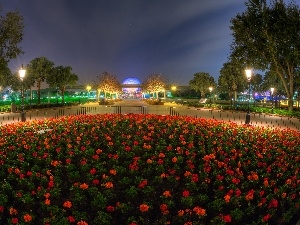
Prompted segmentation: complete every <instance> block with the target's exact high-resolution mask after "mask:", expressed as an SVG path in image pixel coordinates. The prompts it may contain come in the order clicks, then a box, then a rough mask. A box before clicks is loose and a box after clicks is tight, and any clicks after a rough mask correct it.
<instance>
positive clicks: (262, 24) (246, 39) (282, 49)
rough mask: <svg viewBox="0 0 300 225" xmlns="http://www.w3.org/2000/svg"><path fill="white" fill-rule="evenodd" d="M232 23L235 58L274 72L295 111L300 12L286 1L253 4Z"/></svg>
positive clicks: (261, 0)
mask: <svg viewBox="0 0 300 225" xmlns="http://www.w3.org/2000/svg"><path fill="white" fill-rule="evenodd" d="M246 7H247V9H246V11H245V12H243V13H241V14H238V15H237V16H236V17H235V18H233V19H232V20H231V23H232V25H231V27H230V28H231V30H232V31H233V43H232V45H231V48H232V52H231V58H236V59H237V60H239V61H241V62H243V63H244V66H245V67H246V66H252V67H253V68H254V69H258V70H272V71H273V72H274V73H275V74H276V76H278V77H279V78H280V80H281V81H282V84H283V87H284V90H285V94H286V96H287V98H288V102H289V103H288V104H289V110H292V108H293V94H294V80H295V79H296V75H297V73H295V68H296V67H299V64H300V32H299V27H300V10H299V6H297V5H296V4H294V3H289V4H286V3H285V2H284V1H282V0H281V1H280V0H278V1H271V3H270V4H267V0H249V1H248V2H246Z"/></svg>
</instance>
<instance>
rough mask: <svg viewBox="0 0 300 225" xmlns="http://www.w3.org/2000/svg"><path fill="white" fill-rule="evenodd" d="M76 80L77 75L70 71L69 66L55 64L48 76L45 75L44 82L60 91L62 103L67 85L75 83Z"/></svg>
mask: <svg viewBox="0 0 300 225" xmlns="http://www.w3.org/2000/svg"><path fill="white" fill-rule="evenodd" d="M77 81H78V76H77V75H76V74H74V73H72V67H70V66H66V67H64V66H57V67H54V68H52V70H51V72H50V74H49V76H47V77H46V82H47V83H48V84H49V86H50V87H52V88H57V89H59V90H60V92H61V96H62V103H63V104H64V102H65V91H66V87H67V86H72V85H75V84H76V82H77Z"/></svg>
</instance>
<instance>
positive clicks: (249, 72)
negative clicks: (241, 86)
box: [245, 69, 252, 124]
mask: <svg viewBox="0 0 300 225" xmlns="http://www.w3.org/2000/svg"><path fill="white" fill-rule="evenodd" d="M245 72H246V77H247V82H248V91H249V96H248V111H247V114H246V121H245V124H249V123H250V97H251V96H250V81H251V73H252V71H251V70H248V69H246V70H245Z"/></svg>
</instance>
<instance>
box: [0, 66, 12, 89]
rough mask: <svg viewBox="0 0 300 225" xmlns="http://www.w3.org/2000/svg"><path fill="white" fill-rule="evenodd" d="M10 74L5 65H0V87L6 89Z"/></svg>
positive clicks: (10, 77) (9, 81)
mask: <svg viewBox="0 0 300 225" xmlns="http://www.w3.org/2000/svg"><path fill="white" fill-rule="evenodd" d="M11 79H12V73H11V71H10V69H9V68H8V65H7V63H2V64H1V63H0V86H1V87H7V86H9V85H10V84H11Z"/></svg>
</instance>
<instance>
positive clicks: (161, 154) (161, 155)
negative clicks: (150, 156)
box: [158, 152, 166, 158]
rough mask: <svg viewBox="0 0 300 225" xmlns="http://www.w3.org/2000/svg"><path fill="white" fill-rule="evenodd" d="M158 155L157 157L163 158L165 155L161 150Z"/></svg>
mask: <svg viewBox="0 0 300 225" xmlns="http://www.w3.org/2000/svg"><path fill="white" fill-rule="evenodd" d="M158 157H159V158H165V157H166V155H165V154H164V153H162V152H161V153H159V155H158Z"/></svg>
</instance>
